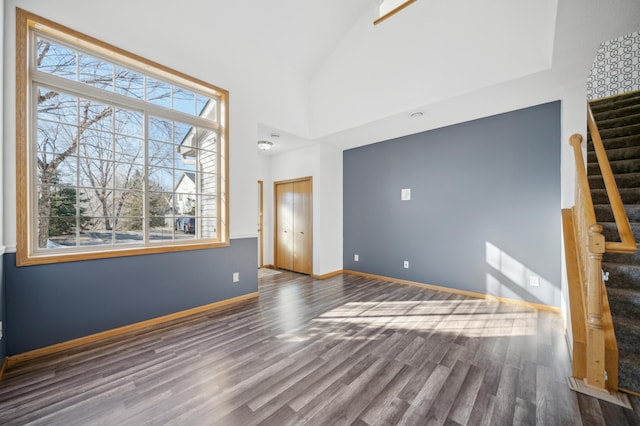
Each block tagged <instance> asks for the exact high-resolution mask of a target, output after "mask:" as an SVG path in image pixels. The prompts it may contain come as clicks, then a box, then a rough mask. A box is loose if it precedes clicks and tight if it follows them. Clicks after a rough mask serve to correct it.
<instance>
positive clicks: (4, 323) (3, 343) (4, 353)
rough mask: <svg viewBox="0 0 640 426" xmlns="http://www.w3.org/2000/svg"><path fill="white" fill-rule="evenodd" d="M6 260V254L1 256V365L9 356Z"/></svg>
mask: <svg viewBox="0 0 640 426" xmlns="http://www.w3.org/2000/svg"><path fill="white" fill-rule="evenodd" d="M4 258H5V255H4V254H2V255H0V320H1V321H2V339H1V340H0V363H1V362H2V361H3V360H4V359H5V357H6V356H7V337H6V335H7V332H6V328H7V321H6V318H5V312H6V304H5V294H4V293H5V292H4Z"/></svg>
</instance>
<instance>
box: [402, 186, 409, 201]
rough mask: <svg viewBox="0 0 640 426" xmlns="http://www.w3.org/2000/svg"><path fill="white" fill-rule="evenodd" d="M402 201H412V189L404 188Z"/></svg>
mask: <svg viewBox="0 0 640 426" xmlns="http://www.w3.org/2000/svg"><path fill="white" fill-rule="evenodd" d="M400 199H401V200H402V201H409V200H410V199H411V188H404V189H403V190H402V191H401V193H400Z"/></svg>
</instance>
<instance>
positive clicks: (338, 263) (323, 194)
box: [262, 144, 342, 275]
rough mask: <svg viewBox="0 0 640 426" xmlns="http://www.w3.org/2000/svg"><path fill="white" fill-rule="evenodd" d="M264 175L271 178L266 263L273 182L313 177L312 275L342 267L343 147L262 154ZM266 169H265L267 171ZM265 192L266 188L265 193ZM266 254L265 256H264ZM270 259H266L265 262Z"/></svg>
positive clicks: (319, 146) (271, 226)
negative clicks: (265, 155) (269, 155)
mask: <svg viewBox="0 0 640 426" xmlns="http://www.w3.org/2000/svg"><path fill="white" fill-rule="evenodd" d="M264 158H265V160H264V163H265V166H266V169H265V170H263V171H262V175H263V176H267V175H270V177H271V180H270V182H269V183H268V184H267V180H266V178H265V189H266V187H267V185H268V186H269V188H270V190H269V191H270V194H269V196H270V202H269V207H270V209H271V210H270V215H269V221H268V225H267V222H266V221H265V228H267V227H268V228H269V229H270V231H271V233H270V235H269V238H270V240H267V239H266V237H265V240H267V246H268V249H267V250H265V263H266V264H273V229H274V223H273V208H274V205H273V182H278V181H282V180H289V179H295V178H300V177H305V176H311V177H312V178H313V189H312V190H313V274H314V275H324V274H327V273H330V272H335V271H338V270H341V269H342V150H341V149H340V148H337V147H335V146H332V145H327V144H315V145H312V146H309V147H305V148H301V149H297V150H294V151H289V152H286V153H283V154H280V155H276V156H273V157H264ZM267 170H268V171H267ZM266 193H267V191H266V190H265V196H266ZM267 253H268V255H267ZM267 259H269V261H267Z"/></svg>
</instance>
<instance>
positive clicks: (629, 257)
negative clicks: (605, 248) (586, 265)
mask: <svg viewBox="0 0 640 426" xmlns="http://www.w3.org/2000/svg"><path fill="white" fill-rule="evenodd" d="M639 242H640V241H639V240H638V239H637V238H636V244H638V243H639ZM602 261H603V262H607V263H619V264H621V265H625V264H627V265H628V264H631V265H640V250H636V252H635V253H633V254H626V253H605V254H604V256H602Z"/></svg>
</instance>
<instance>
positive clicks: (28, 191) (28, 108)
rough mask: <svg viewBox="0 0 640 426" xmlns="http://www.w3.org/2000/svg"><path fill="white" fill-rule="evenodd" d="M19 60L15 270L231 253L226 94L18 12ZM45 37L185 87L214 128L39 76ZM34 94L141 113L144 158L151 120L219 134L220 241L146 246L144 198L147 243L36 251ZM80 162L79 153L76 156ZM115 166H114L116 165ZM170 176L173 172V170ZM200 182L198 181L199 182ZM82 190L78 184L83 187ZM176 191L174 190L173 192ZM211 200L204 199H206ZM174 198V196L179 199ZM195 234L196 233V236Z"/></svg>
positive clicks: (150, 242)
mask: <svg viewBox="0 0 640 426" xmlns="http://www.w3.org/2000/svg"><path fill="white" fill-rule="evenodd" d="M16 17H17V23H16V26H17V50H16V52H17V54H16V83H17V85H16V107H17V113H16V125H17V127H16V129H17V130H16V159H17V167H16V169H17V176H16V177H17V197H16V198H17V210H18V211H17V216H18V221H17V236H18V244H17V253H16V263H17V265H18V266H24V265H33V264H43V263H57V262H66V261H76V260H87V259H98V258H108V257H120V256H131V255H138V254H149V253H162V252H173V251H183V250H194V249H205V248H213V247H223V246H228V245H229V241H228V235H229V232H228V203H227V198H228V178H227V177H228V161H227V159H228V98H229V96H228V92H227V91H226V90H224V89H220V88H218V87H216V86H213V85H211V84H208V83H205V82H203V81H200V80H197V79H195V78H193V77H189V76H187V75H185V74H182V73H180V72H178V71H175V70H172V69H170V68H167V67H165V66H162V65H160V64H157V63H155V62H152V61H149V60H147V59H144V58H141V57H139V56H137V55H134V54H132V53H129V52H126V51H124V50H122V49H119V48H117V47H114V46H111V45H109V44H107V43H104V42H102V41H100V40H96V39H94V38H91V37H89V36H87V35H84V34H81V33H79V32H76V31H74V30H71V29H69V28H66V27H64V26H61V25H59V24H56V23H54V22H51V21H49V20H47V19H45V18H42V17H39V16H36V15H33V14H31V13H29V12H26V11H24V10H22V9H19V8H17V9H16ZM37 35H40V36H42V37H44V38H47V39H50V40H52V41H54V42H56V43H59V44H61V45H66V46H68V47H69V48H71V49H73V50H75V51H79V52H85V53H87V54H90V55H91V56H94V57H97V58H102V59H104V60H106V61H108V62H110V63H113V64H115V65H120V66H123V67H126V68H128V69H131V70H132V71H136V72H139V73H140V74H143V75H146V76H148V77H152V78H154V79H159V80H162V81H164V82H167V83H169V84H171V85H174V86H177V87H182V88H184V89H187V90H189V91H192V92H194V93H199V94H201V95H203V96H205V97H207V98H209V99H214V100H216V101H217V105H216V117H215V119H214V120H210V119H206V118H203V117H198V116H196V115H193V116H192V115H189V114H186V113H182V112H180V111H175V110H171V109H168V108H165V107H162V106H158V105H154V104H152V103H149V102H146V101H143V100H138V99H135V98H132V97H128V96H126V95H123V94H118V93H115V92H108V91H105V90H103V89H100V88H96V87H92V86H90V85H87V84H84V83H81V82H79V81H70V80H66V79H65V78H63V77H59V76H56V75H52V74H48V73H45V72H42V71H38V70H36V69H35V65H34V64H35V56H36V48H37V47H36V43H35V40H36V36H37ZM37 86H45V87H47V88H51V89H54V90H59V91H60V92H61V93H65V94H69V95H73V96H78V97H79V98H83V99H93V100H96V101H98V102H103V103H105V104H108V105H114V106H115V107H123V108H126V109H128V110H132V111H136V112H141V113H142V114H143V117H144V124H143V129H144V130H143V132H144V135H143V136H144V137H143V141H144V147H145V151H146V147H147V144H148V143H149V142H148V141H149V138H148V136H149V135H148V134H147V133H148V132H147V127H148V120H149V117H151V116H153V117H158V118H161V119H166V120H171V121H176V122H180V123H185V124H188V125H191V126H194V128H195V127H197V128H201V129H205V130H207V131H211V132H214V133H215V134H216V138H217V150H216V153H215V156H216V162H217V164H216V170H215V174H216V176H217V181H216V186H217V188H216V194H215V196H216V209H217V214H216V219H217V222H216V223H217V224H216V228H217V229H216V233H217V235H216V237H215V238H198V236H195V238H194V239H191V240H175V239H174V240H168V241H167V240H160V241H154V240H151V239H150V238H149V226H148V223H149V219H150V216H149V213H150V209H149V200H148V197H146V196H145V197H144V198H145V200H146V202H145V203H146V205H145V206H144V212H145V214H144V219H143V223H144V225H143V234H144V238H143V242H142V243H138V244H126V245H119V244H115V243H112V244H111V245H101V246H83V247H65V248H47V249H44V248H38V236H37V233H38V211H37V177H36V172H37V171H36V167H35V166H34V165H35V159H36V156H37V101H36V98H35V97H36V96H37V90H36V87H37ZM78 154H79V153H78ZM114 164H116V163H114ZM143 167H144V168H143V170H144V175H145V179H144V189H145V191H144V193H145V194H147V193H148V191H147V190H148V173H147V172H148V170H149V169H148V167H149V164H148V161H147V158H146V155H145V160H144V166H143ZM172 170H174V171H175V165H174V166H173V168H172ZM197 180H198V181H199V180H200V179H197ZM79 185H80V182H77V183H76V187H79ZM173 190H174V191H175V188H173ZM204 195H206V194H204ZM174 196H175V192H174ZM197 228H198V227H197V226H196V229H197Z"/></svg>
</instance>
